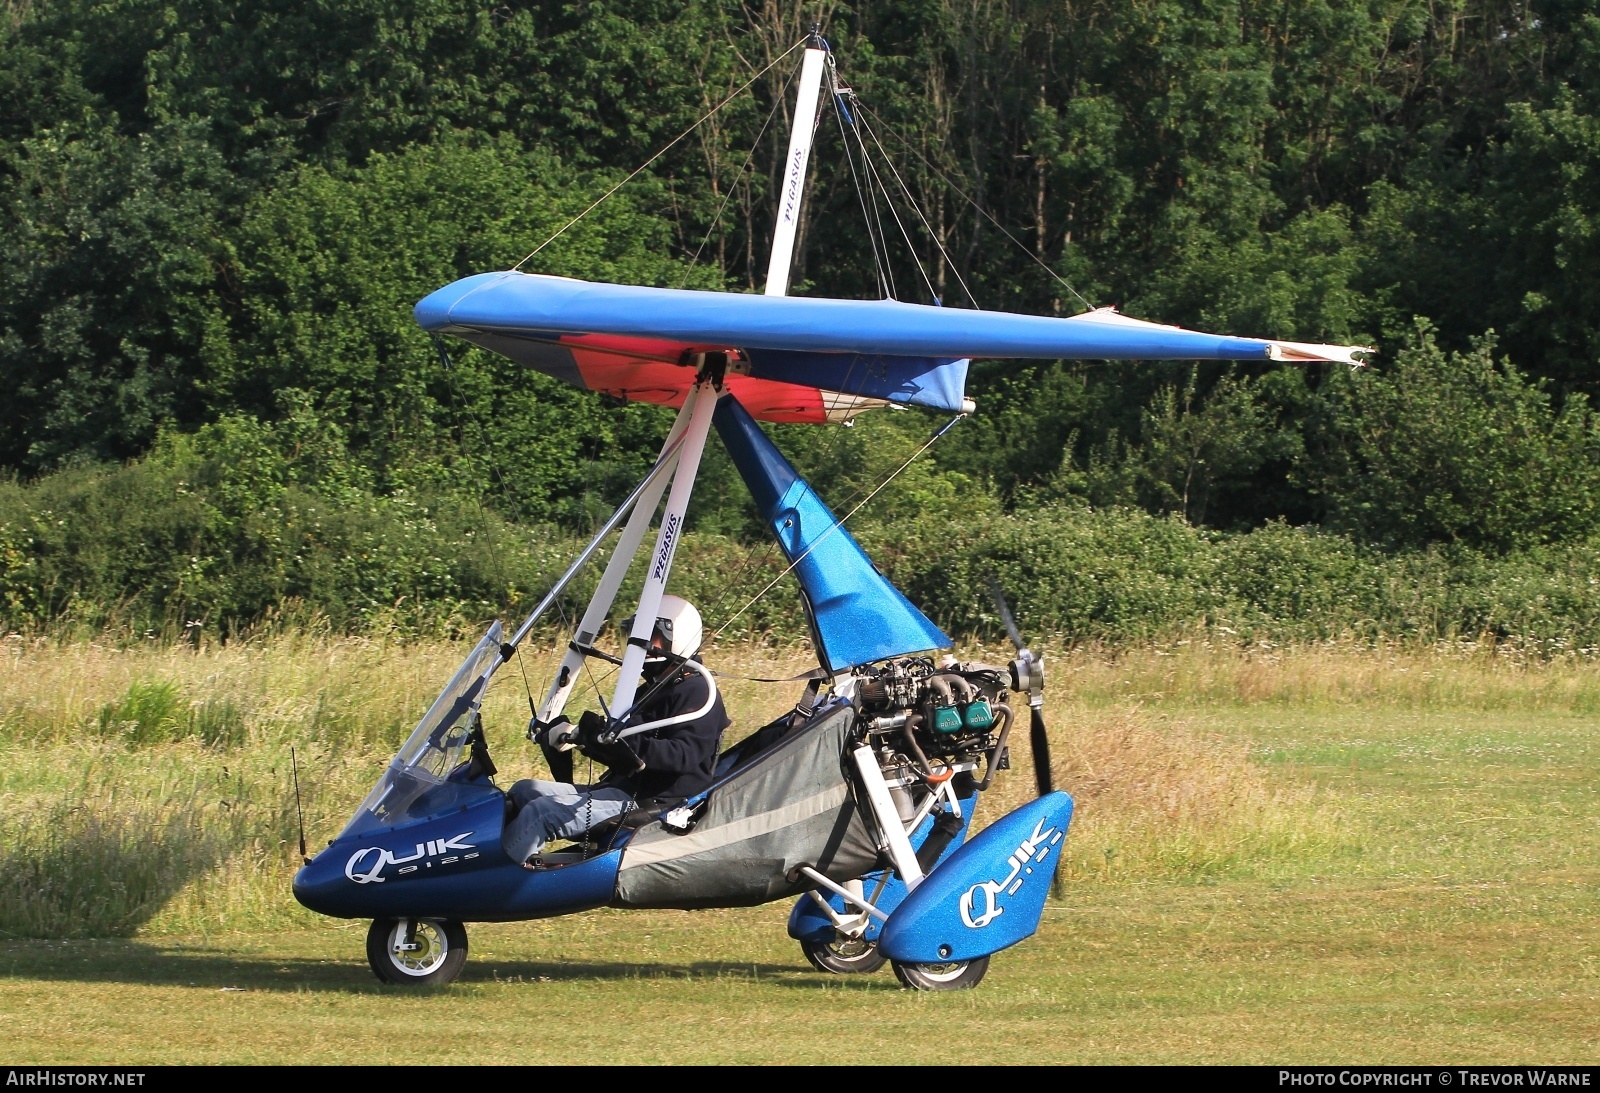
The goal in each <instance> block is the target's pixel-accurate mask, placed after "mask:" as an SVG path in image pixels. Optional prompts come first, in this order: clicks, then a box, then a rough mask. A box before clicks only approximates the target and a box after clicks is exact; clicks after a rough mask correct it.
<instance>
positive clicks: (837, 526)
mask: <svg viewBox="0 0 1600 1093" xmlns="http://www.w3.org/2000/svg"><path fill="white" fill-rule="evenodd" d="M966 416H967V415H966V414H964V413H962V414H957V415H956V416H955V417H953V418H951V419H950V420H949V421H947V422H945V423H944V424H943V425H942V426H940V427H939V429H938V431H937V432H935V433H934V434H933V435H932V436H930V437H929V438H928V439H927V440H926V441H924V442H923V445H922V447H920V448H918V449H917V450H916V451H914V452H912V453H911V455H910V456H909V457H907V459H906V461H905V462H904V463H902V464H900V466H898V467H896V468H895V469H894V471H893V473H891V474H890V475H889V477H887V478H885V479H884V480H883V481H882V482H880V483H878V487H877V489H875V490H873V491H872V492H871V493H869V494H867V496H865V497H863V498H862V499H861V500H860V502H859V503H857V505H856V506H855V508H853V509H851V510H850V511H849V512H847V513H845V514H844V517H843V518H842V519H839V520H835V521H834V522H833V526H831V527H830V528H828V530H827V531H825V532H823V533H822V534H821V535H819V536H817V541H816V542H814V543H812V544H811V545H810V546H809V547H807V548H806V549H805V552H804V553H802V554H801V555H800V557H798V558H796V559H795V560H794V561H792V562H790V563H789V565H788V566H787V568H785V569H784V571H783V572H782V573H780V574H778V575H777V576H776V577H774V578H772V580H770V581H768V582H767V586H766V587H765V588H763V589H762V590H761V591H760V592H757V593H756V594H755V595H754V596H752V597H750V601H749V602H748V603H746V604H745V605H744V606H743V607H741V608H739V610H737V611H735V612H734V613H733V615H732V617H731V618H729V619H728V621H727V622H725V623H723V624H722V625H721V626H720V627H718V628H717V630H716V631H715V633H713V634H712V635H711V637H712V639H713V640H715V639H716V637H717V636H718V635H719V634H721V633H722V631H724V630H726V629H727V628H728V627H729V626H730V625H732V623H733V621H734V620H735V619H737V618H738V617H739V616H740V615H742V614H744V613H745V612H746V611H748V610H750V608H752V607H754V606H755V604H756V602H757V601H758V600H760V599H761V597H763V596H765V595H766V594H767V593H768V592H771V591H772V590H773V589H774V588H775V587H777V584H778V582H779V581H781V580H783V579H784V578H785V577H787V576H788V575H789V574H791V573H793V572H794V569H795V567H796V566H798V565H799V564H800V563H801V562H803V561H805V560H806V559H807V558H808V557H810V556H811V552H812V551H814V550H816V549H817V548H818V547H819V546H821V545H822V544H823V543H825V542H826V541H827V539H828V536H830V535H832V534H833V533H834V532H836V531H840V530H841V529H843V528H844V526H845V524H847V523H849V521H850V518H851V517H852V516H854V515H855V514H856V513H858V512H860V511H861V509H862V508H863V507H864V506H865V505H866V504H867V503H868V502H869V501H871V500H872V499H873V498H874V497H876V496H878V494H880V493H882V492H883V490H884V488H885V487H887V486H888V485H889V483H890V482H893V481H894V480H895V479H896V478H898V477H900V472H902V471H904V470H905V469H906V468H907V467H909V466H911V464H912V463H914V462H916V460H917V458H918V457H919V456H921V455H922V453H923V452H925V451H927V450H928V449H929V448H931V447H933V445H934V442H935V441H937V440H938V439H939V438H940V437H942V436H944V434H945V433H948V432H949V431H950V430H951V429H953V428H954V427H955V424H956V422H958V421H960V420H961V419H962V418H964V417H966ZM818 653H819V655H820V653H821V650H820V649H819V650H818Z"/></svg>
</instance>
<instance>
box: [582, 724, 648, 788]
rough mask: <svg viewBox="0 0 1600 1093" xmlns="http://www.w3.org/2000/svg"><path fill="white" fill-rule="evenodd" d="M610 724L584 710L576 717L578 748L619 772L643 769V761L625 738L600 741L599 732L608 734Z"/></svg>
mask: <svg viewBox="0 0 1600 1093" xmlns="http://www.w3.org/2000/svg"><path fill="white" fill-rule="evenodd" d="M610 731H611V725H610V723H609V722H607V721H606V719H605V718H604V717H601V716H600V715H599V714H597V713H595V712H594V711H593V710H586V711H584V714H583V716H582V717H580V718H578V730H577V741H578V750H579V751H581V752H582V753H583V754H584V755H587V756H588V757H589V758H591V759H594V760H595V761H597V762H600V763H604V764H605V765H606V766H608V767H610V768H611V769H612V770H615V771H617V772H619V773H621V774H636V773H638V772H639V771H641V770H643V769H644V761H643V760H641V759H640V758H639V753H638V752H636V751H634V750H633V748H632V747H631V746H629V744H628V742H627V741H626V740H613V741H611V742H610V743H602V742H601V740H600V737H601V734H607V735H609V733H610Z"/></svg>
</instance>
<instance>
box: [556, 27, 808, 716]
mask: <svg viewBox="0 0 1600 1093" xmlns="http://www.w3.org/2000/svg"><path fill="white" fill-rule="evenodd" d="M817 31H818V28H816V27H813V28H812V32H811V35H810V37H809V39H808V40H807V43H806V51H805V60H804V61H803V62H802V64H801V66H800V86H799V87H798V88H797V89H796V91H795V104H794V120H793V128H792V129H791V130H790V133H789V158H788V160H787V161H786V164H787V166H786V168H785V171H784V183H783V192H782V194H781V195H780V198H779V204H778V220H777V226H776V228H775V230H774V231H773V236H772V256H771V258H770V260H769V261H768V263H767V291H766V294H767V295H768V296H787V295H788V294H789V269H790V265H791V264H792V262H793V259H794V241H795V232H796V229H797V228H798V227H799V225H800V208H801V202H802V201H803V200H804V198H805V188H806V166H807V164H808V163H809V162H810V160H811V142H812V140H813V138H814V137H815V136H816V129H817V99H818V97H819V93H820V91H821V88H822V75H823V69H824V65H825V62H826V60H827V56H828V51H827V49H826V48H825V47H824V45H823V42H822V38H821V36H820V35H819V34H818V33H817ZM713 358H715V359H713ZM698 363H699V367H700V379H699V382H698V383H697V384H696V385H695V388H694V390H693V391H692V392H691V393H690V395H689V400H688V401H686V402H685V404H684V411H683V413H682V414H680V416H679V420H680V421H683V419H684V418H685V417H687V419H688V420H687V421H686V422H685V423H684V425H683V439H682V441H681V445H680V448H679V452H678V463H677V468H676V469H675V470H674V471H673V476H672V488H671V490H670V492H668V494H667V503H666V507H665V508H664V509H663V510H662V513H661V523H660V525H659V528H658V530H657V532H656V545H655V549H654V550H653V551H651V553H650V554H649V556H648V561H649V566H650V568H649V570H648V571H647V572H646V573H645V580H644V588H643V589H642V590H641V591H640V593H639V606H638V609H637V610H636V611H635V612H634V616H633V632H632V633H630V634H629V635H628V645H627V648H625V649H624V650H623V653H622V666H621V667H620V668H618V669H617V688H616V690H615V691H614V692H613V693H612V697H611V707H610V710H609V711H608V712H609V714H610V716H611V718H612V719H613V720H620V719H621V718H624V717H626V716H627V715H628V713H629V712H630V711H631V710H632V708H633V703H634V699H635V698H636V697H637V696H638V693H639V673H640V672H641V671H642V670H643V668H644V660H645V653H646V651H647V650H648V649H649V647H650V635H651V633H652V631H654V629H655V620H656V613H657V612H658V611H659V609H660V607H661V597H662V595H663V594H664V593H665V592H666V588H667V578H668V576H669V575H670V573H671V572H672V562H673V557H674V555H675V554H676V553H677V549H678V542H679V540H680V539H681V537H682V534H683V526H684V518H685V516H686V515H687V512H688V507H689V497H690V494H691V493H692V492H693V491H694V480H695V475H696V474H697V473H698V471H699V469H700V454H701V453H702V452H703V451H704V450H705V445H706V438H707V436H708V435H709V434H710V431H711V415H712V413H713V411H715V409H716V405H717V400H718V399H719V398H721V397H722V376H723V372H724V371H725V369H726V367H727V363H728V362H727V359H726V357H725V356H723V355H722V354H716V353H704V354H700V358H699V362H698ZM690 402H692V403H693V408H692V409H691V408H690ZM630 530H631V529H630ZM642 532H643V528H640V529H638V534H642ZM633 541H634V543H635V544H638V543H639V541H640V540H639V539H638V538H637V537H635V538H634V540H633ZM622 545H626V544H619V550H620V547H621V546H622ZM634 549H637V545H635V547H634ZM608 568H609V567H608ZM611 576H612V575H611V574H610V573H609V572H608V574H607V579H603V580H602V582H601V588H600V589H598V590H597V591H596V599H597V600H598V599H599V598H600V597H601V596H603V595H605V596H610V595H615V594H616V587H617V585H616V584H615V583H612V581H611V579H610V578H611ZM616 576H617V578H618V580H617V583H620V576H621V574H620V573H618V574H617V575H616ZM604 610H605V608H604V607H601V608H600V609H599V612H598V613H599V614H602V615H603V613H604ZM595 614H597V612H596V604H591V605H590V610H589V611H588V612H586V613H585V621H586V622H587V621H589V619H590V617H591V616H593V615H595ZM561 682H562V681H561V680H559V678H558V686H557V687H553V688H552V690H551V694H550V696H549V697H548V698H547V699H546V703H545V708H544V710H543V711H541V712H542V713H543V715H544V717H545V718H546V719H548V718H550V717H552V716H553V715H554V714H555V713H556V712H557V709H556V706H557V703H561V702H564V701H565V697H566V696H565V695H564V694H560V693H559V690H560V688H559V684H560V683H561Z"/></svg>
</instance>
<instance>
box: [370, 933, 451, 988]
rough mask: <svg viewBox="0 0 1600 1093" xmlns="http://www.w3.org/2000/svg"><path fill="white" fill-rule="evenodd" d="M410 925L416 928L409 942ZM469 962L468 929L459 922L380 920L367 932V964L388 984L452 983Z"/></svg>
mask: <svg viewBox="0 0 1600 1093" xmlns="http://www.w3.org/2000/svg"><path fill="white" fill-rule="evenodd" d="M408 925H414V926H415V930H413V931H412V934H411V941H410V942H407V941H406V927H407V926H408ZM466 962H467V930H466V927H465V926H462V925H461V923H459V922H451V921H448V920H439V919H431V918H421V919H403V918H380V919H374V920H373V923H372V927H371V928H370V929H369V930H367V963H369V964H371V965H372V970H373V973H374V974H376V975H377V977H378V978H379V979H381V980H383V981H384V982H385V983H399V984H403V985H406V986H422V985H437V984H443V983H449V982H451V981H452V980H454V979H455V977H456V976H458V975H460V974H461V966H462V965H463V964H465V963H466Z"/></svg>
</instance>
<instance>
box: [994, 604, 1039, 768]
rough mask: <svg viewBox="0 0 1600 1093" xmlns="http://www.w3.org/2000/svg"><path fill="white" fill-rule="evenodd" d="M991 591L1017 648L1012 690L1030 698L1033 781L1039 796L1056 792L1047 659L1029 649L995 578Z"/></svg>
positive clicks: (1029, 725) (1012, 670)
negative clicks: (1048, 716) (1047, 710)
mask: <svg viewBox="0 0 1600 1093" xmlns="http://www.w3.org/2000/svg"><path fill="white" fill-rule="evenodd" d="M989 592H990V594H991V595H992V596H994V605H995V607H996V609H998V610H999V612H1000V621H1001V622H1002V623H1004V624H1005V628H1006V634H1007V635H1009V636H1010V638H1011V644H1012V645H1014V646H1016V649H1017V658H1016V659H1015V660H1013V661H1012V662H1011V688H1012V690H1015V691H1020V692H1022V693H1024V694H1026V695H1027V696H1028V743H1029V744H1030V745H1031V747H1032V749H1033V781H1034V785H1035V786H1036V787H1037V788H1038V790H1039V796H1041V797H1043V796H1044V795H1045V794H1046V793H1049V792H1050V791H1051V790H1053V789H1055V779H1054V777H1053V776H1052V775H1051V773H1050V734H1049V732H1048V731H1046V729H1045V724H1044V657H1042V656H1040V655H1039V654H1038V653H1035V652H1034V651H1033V650H1032V649H1029V648H1028V645H1027V643H1026V642H1024V641H1023V640H1022V631H1021V630H1019V629H1017V620H1016V619H1015V618H1013V617H1012V615H1011V606H1010V605H1009V604H1007V603H1006V596H1005V593H1004V592H1002V591H1001V590H1000V583H999V582H998V581H995V580H993V579H991V580H990V581H989Z"/></svg>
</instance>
